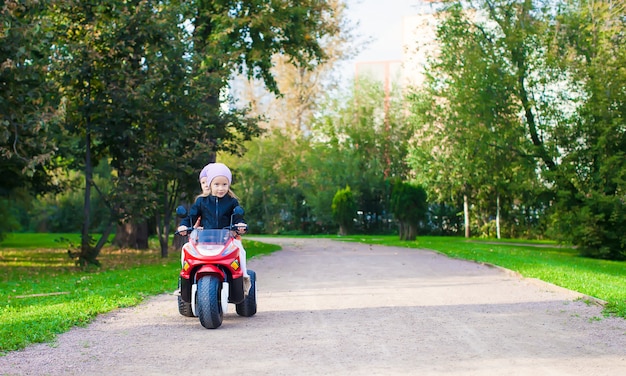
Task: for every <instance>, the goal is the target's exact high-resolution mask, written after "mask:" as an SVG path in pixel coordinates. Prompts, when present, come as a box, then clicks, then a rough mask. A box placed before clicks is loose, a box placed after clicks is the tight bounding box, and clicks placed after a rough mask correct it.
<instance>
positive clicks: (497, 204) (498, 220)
mask: <svg viewBox="0 0 626 376" xmlns="http://www.w3.org/2000/svg"><path fill="white" fill-rule="evenodd" d="M496 237H497V238H498V239H500V194H499V193H498V194H497V195H496Z"/></svg>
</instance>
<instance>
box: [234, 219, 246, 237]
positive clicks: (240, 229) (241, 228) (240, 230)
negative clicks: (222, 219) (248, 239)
mask: <svg viewBox="0 0 626 376" xmlns="http://www.w3.org/2000/svg"><path fill="white" fill-rule="evenodd" d="M233 227H235V231H237V234H238V235H243V234H245V233H246V232H248V225H247V224H245V223H243V222H242V223H236V224H234V225H233Z"/></svg>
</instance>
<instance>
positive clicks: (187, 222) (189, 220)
mask: <svg viewBox="0 0 626 376" xmlns="http://www.w3.org/2000/svg"><path fill="white" fill-rule="evenodd" d="M199 216H200V198H198V199H197V200H196V202H194V203H193V205H191V208H190V209H189V215H188V216H186V217H185V218H183V220H182V221H180V225H181V226H187V227H191V226H192V224H194V223H196V221H197V220H198V217H199Z"/></svg>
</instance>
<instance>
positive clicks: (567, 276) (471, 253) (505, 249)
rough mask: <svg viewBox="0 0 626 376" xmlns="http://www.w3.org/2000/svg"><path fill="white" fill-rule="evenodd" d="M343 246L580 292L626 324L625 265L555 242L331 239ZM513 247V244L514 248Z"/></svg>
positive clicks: (386, 238) (453, 238) (369, 238)
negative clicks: (405, 251)
mask: <svg viewBox="0 0 626 376" xmlns="http://www.w3.org/2000/svg"><path fill="white" fill-rule="evenodd" d="M330 238H333V239H338V240H342V241H353V242H362V243H367V244H380V245H387V246H397V247H409V248H426V249H431V250H435V251H438V252H440V253H443V254H445V255H448V256H450V257H454V258H459V259H464V260H472V261H476V262H482V263H488V264H492V265H497V266H500V267H503V268H506V269H509V270H513V271H515V272H518V273H519V274H521V275H522V276H524V277H527V278H537V279H540V280H542V281H545V282H549V283H552V284H555V285H557V286H561V287H564V288H567V289H569V290H574V291H578V292H580V293H582V294H585V295H588V296H591V297H594V298H597V299H600V300H603V301H605V302H607V304H606V305H605V307H604V312H605V314H607V315H616V316H620V317H623V318H626V262H623V261H608V260H597V259H590V258H585V257H580V256H579V255H578V252H577V251H576V250H575V249H573V248H567V247H559V246H557V245H556V243H554V242H545V241H543V242H530V241H524V242H521V241H517V240H514V239H513V240H511V239H505V240H499V241H496V240H477V239H473V240H467V239H465V238H458V237H429V236H423V237H418V238H417V240H416V241H412V242H410V241H401V240H399V239H398V236H344V237H330ZM513 243H514V244H513Z"/></svg>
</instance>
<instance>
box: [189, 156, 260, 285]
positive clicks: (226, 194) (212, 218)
mask: <svg viewBox="0 0 626 376" xmlns="http://www.w3.org/2000/svg"><path fill="white" fill-rule="evenodd" d="M199 178H200V186H201V187H202V193H201V194H200V195H199V196H198V197H197V198H196V201H195V202H194V203H193V205H191V208H190V209H189V216H187V217H185V218H183V220H182V221H181V223H180V226H179V227H178V231H179V232H180V233H181V235H183V236H184V235H186V232H185V230H186V229H187V228H189V227H191V224H192V223H193V224H195V226H194V227H197V228H206V229H210V228H214V229H222V228H226V227H229V226H230V224H231V217H232V220H233V223H234V227H235V228H237V233H239V234H240V235H241V234H244V233H245V232H246V229H247V225H246V222H245V221H244V219H243V216H242V215H237V214H235V215H233V210H234V209H235V207H237V206H239V199H238V198H237V196H236V195H235V193H234V192H233V191H232V190H231V189H230V185H231V183H232V173H231V172H230V169H229V168H228V167H226V165H225V164H223V163H209V164H208V165H206V166H204V168H203V169H202V171H201V172H200V176H199ZM238 246H239V249H240V256H239V257H240V262H241V269H242V271H243V277H244V289H245V291H246V292H247V291H248V290H249V286H250V276H249V275H248V269H247V268H246V251H245V249H244V248H243V245H241V244H238Z"/></svg>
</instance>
